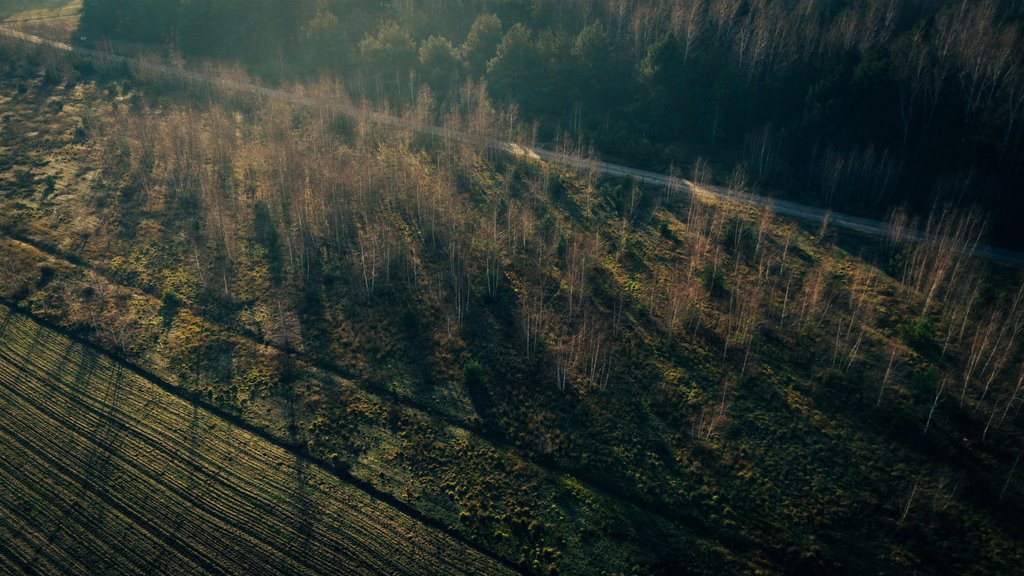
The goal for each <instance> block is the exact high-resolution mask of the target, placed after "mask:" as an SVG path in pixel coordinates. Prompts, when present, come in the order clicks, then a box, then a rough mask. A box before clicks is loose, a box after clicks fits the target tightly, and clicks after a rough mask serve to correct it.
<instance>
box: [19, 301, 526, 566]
mask: <svg viewBox="0 0 1024 576" xmlns="http://www.w3.org/2000/svg"><path fill="white" fill-rule="evenodd" d="M0 462H3V465H2V466H0V573H5V572H13V573H39V574H172V573H173V574H183V573H189V574H192V573H215V574H313V573H317V574H503V573H508V572H509V570H508V569H507V568H506V567H504V566H503V565H501V564H500V563H498V562H496V561H495V560H492V559H491V558H489V557H487V556H486V555H484V554H483V553H481V552H478V551H476V550H474V549H472V548H471V547H469V546H467V545H465V544H463V543H461V542H459V541H457V540H456V539H454V538H452V537H450V536H448V535H446V534H445V533H443V532H442V531H440V530H438V529H435V528H432V527H430V526H426V525H424V524H423V523H421V522H418V521H417V520H416V519H414V518H412V517H410V516H408V515H407V514H405V513H404V512H402V511H401V510H398V509H396V508H395V507H393V506H390V505H389V504H387V503H384V502H381V501H379V500H377V499H375V498H374V497H372V496H371V495H369V494H367V493H366V492H364V491H362V490H360V489H359V488H357V487H355V486H352V485H350V484H348V483H346V482H344V481H343V480H341V479H340V478H338V477H337V476H335V475H333V474H331V473H330V472H328V471H326V470H324V469H322V468H321V467H320V466H318V465H317V464H315V463H313V462H310V461H308V460H305V459H303V458H301V457H299V456H297V455H295V454H293V453H292V452H290V451H288V450H286V449H285V448H283V447H280V446H277V445H274V444H272V443H270V442H268V441H266V440H265V439H263V438H260V437H258V436H256V435H255V434H253V433H251V432H249V431H246V430H244V429H241V428H239V427H237V426H235V425H233V424H232V423H230V422H228V421H226V420H224V419H223V418H220V417H218V416H217V415H214V414H211V413H210V412H208V411H206V410H204V409H203V408H201V407H199V406H196V405H194V404H192V403H190V402H188V401H186V400H183V399H181V398H178V397H176V396H174V395H173V394H170V393H168V392H167V391H165V390H163V389H162V388H160V387H159V386H158V385H156V384H155V383H153V382H150V381H148V380H146V379H145V378H143V377H142V376H140V375H138V374H136V373H135V372H133V371H131V370H130V369H129V368H126V367H125V366H124V365H122V364H120V363H118V362H116V361H114V360H112V359H110V358H108V357H106V356H104V355H102V354H100V353H98V352H96V351H95V350H93V349H90V348H87V347H85V346H83V345H82V344H79V343H77V342H75V341H73V340H71V339H69V338H67V337H65V336H63V335H61V334H59V333H57V332H55V331H53V330H50V329H48V328H46V327H43V326H41V325H39V324H38V323H36V322H34V321H33V320H31V319H29V318H27V317H25V316H22V315H20V314H17V313H14V312H12V311H11V310H10V309H8V308H6V307H4V306H0Z"/></svg>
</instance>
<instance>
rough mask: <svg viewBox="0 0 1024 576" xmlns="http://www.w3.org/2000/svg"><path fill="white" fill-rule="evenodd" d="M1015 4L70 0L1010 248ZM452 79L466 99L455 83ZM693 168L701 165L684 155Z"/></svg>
mask: <svg viewBox="0 0 1024 576" xmlns="http://www.w3.org/2000/svg"><path fill="white" fill-rule="evenodd" d="M1022 18H1024V3H1022V2H1020V1H1019V0H984V1H983V2H974V1H965V0H942V1H921V0H897V1H889V0H858V1H845V2H826V1H819V0H784V1H774V2H773V1H768V0H688V1H685V2H675V1H665V0H640V1H636V0H631V1H627V0H607V1H594V0H587V1H582V0H576V1H571V2H542V1H527V0H498V1H492V2H484V3H481V2H469V1H459V0H448V1H446V2H443V3H440V4H439V3H437V2H422V1H414V0H405V1H396V2H355V1H352V0H300V1H291V0H261V1H258V2H249V1H221V2H206V1H196V0H146V1H139V0H87V1H86V2H85V5H84V13H83V18H82V23H81V29H82V32H83V33H84V34H85V35H86V38H90V37H110V38H114V39H120V40H125V41H129V42H144V43H169V44H170V45H171V46H173V48H174V49H175V50H177V51H179V52H180V53H182V54H184V55H186V56H190V57H227V58H239V59H242V60H244V61H245V62H247V63H248V64H250V65H252V66H253V67H254V69H255V70H258V71H259V73H260V75H261V76H262V77H263V78H264V79H265V80H267V81H270V82H280V81H284V80H289V79H295V78H296V77H317V76H319V75H321V74H323V73H325V72H330V73H332V74H335V75H338V76H339V77H340V78H341V79H342V80H343V83H344V84H345V86H346V87H347V90H348V92H349V94H350V96H351V97H353V98H354V99H359V100H361V99H370V100H372V101H376V102H378V103H380V102H382V101H384V100H386V101H388V102H389V103H390V105H392V106H394V107H397V108H399V109H400V108H402V107H405V106H409V105H410V104H411V103H412V101H413V100H414V99H415V98H416V96H417V95H419V94H420V93H421V90H420V89H421V88H422V87H423V86H429V88H430V89H431V91H432V94H433V97H434V98H436V99H437V101H438V103H439V106H438V109H439V110H445V109H447V108H448V107H450V106H454V105H458V102H459V101H461V97H462V95H464V93H465V87H466V86H467V85H472V84H473V83H480V82H486V86H487V87H488V90H489V93H490V95H491V97H492V99H493V100H494V101H495V102H498V103H500V104H503V105H505V106H510V107H514V108H515V110H516V111H517V112H518V113H519V114H520V115H521V117H522V118H524V119H525V120H526V121H527V122H528V123H532V122H536V125H537V126H538V128H539V135H540V137H541V139H542V140H543V141H548V142H551V141H556V140H558V139H560V138H561V137H562V135H563V134H565V133H569V134H570V135H571V137H572V138H573V139H579V138H583V139H585V140H586V141H588V142H592V143H593V144H594V145H595V146H596V148H597V150H599V151H600V152H601V153H602V154H604V155H606V156H609V157H612V158H620V159H623V160H626V161H630V162H633V163H636V164H638V165H640V166H643V167H649V168H654V169H658V170H665V171H667V170H678V171H680V172H681V173H682V174H685V175H687V176H689V175H690V173H691V172H692V167H693V166H694V165H695V163H696V162H697V161H698V159H699V158H700V157H702V156H703V157H705V158H707V159H709V160H710V161H711V166H713V167H714V168H715V171H714V172H715V175H716V176H717V178H715V179H716V180H717V181H719V182H721V183H728V184H730V185H733V186H739V187H744V188H749V187H757V188H759V189H761V190H762V191H768V192H769V193H773V194H782V195H785V196H789V197H795V198H798V199H800V200H802V201H805V202H810V203H813V204H817V205H821V206H826V207H831V208H834V209H838V210H843V211H849V212H855V213H863V214H870V215H875V216H884V215H885V213H886V211H887V210H888V209H889V208H890V207H892V206H894V205H899V204H907V205H909V206H910V208H911V209H912V210H913V211H915V212H917V213H919V214H921V213H923V212H924V211H926V210H927V209H928V208H929V207H930V206H932V205H933V204H934V203H935V202H936V201H939V202H941V203H946V202H949V203H953V204H957V205H963V206H967V205H976V206H980V207H982V208H983V209H984V210H985V211H986V212H988V213H989V214H990V215H991V218H992V225H993V233H994V236H995V239H996V241H997V242H999V243H1002V244H1004V245H1008V246H1013V247H1020V246H1021V245H1022V242H1024V237H1022V236H1021V235H1020V233H1019V227H1017V226H1015V224H1016V216H1015V215H1016V214H1018V213H1020V211H1021V210H1024V199H1022V198H1021V195H1020V194H1019V193H1018V192H1019V190H1021V189H1024V46H1022V43H1021V38H1020V31H1019V26H1020V23H1021V20H1022ZM470 92H471V90H470ZM701 165H703V164H701Z"/></svg>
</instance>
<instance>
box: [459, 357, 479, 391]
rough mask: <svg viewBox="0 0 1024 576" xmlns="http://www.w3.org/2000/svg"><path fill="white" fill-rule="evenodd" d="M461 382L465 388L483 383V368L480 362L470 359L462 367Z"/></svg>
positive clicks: (476, 386) (475, 386)
mask: <svg viewBox="0 0 1024 576" xmlns="http://www.w3.org/2000/svg"><path fill="white" fill-rule="evenodd" d="M462 382H463V383H464V384H465V385H466V387H467V388H478V387H479V386H481V385H482V384H483V383H484V368H483V366H481V365H480V362H478V361H476V360H470V361H469V362H466V364H465V365H464V366H463V367H462Z"/></svg>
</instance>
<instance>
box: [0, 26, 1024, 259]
mask: <svg viewBox="0 0 1024 576" xmlns="http://www.w3.org/2000/svg"><path fill="white" fill-rule="evenodd" d="M0 36H6V37H8V38H12V39H15V40H19V41H23V42H28V43H31V44H37V45H41V46H48V47H51V48H55V49H57V50H62V51H65V52H71V53H75V54H81V55H84V56H90V57H93V58H98V59H104V60H107V61H109V62H113V63H120V62H138V61H137V60H136V59H134V58H131V57H128V56H122V55H117V54H111V53H109V52H101V51H98V50H93V49H90V48H85V47H82V46H74V45H71V44H68V43H65V42H59V41H56V40H50V39H47V38H42V37H40V36H35V35H32V34H28V33H25V32H21V31H19V30H15V29H13V28H9V27H5V26H3V25H2V23H0ZM147 66H150V69H151V70H152V71H153V72H155V73H156V74H159V75H160V76H163V77H165V78H169V79H178V80H187V81H192V82H201V83H209V84H211V85H213V86H215V87H218V88H221V89H225V90H231V91H235V92H248V93H250V94H253V95H255V96H257V97H260V98H268V99H274V100H280V101H285V102H289V103H292V104H296V105H299V106H308V107H314V106H320V105H322V102H318V101H317V100H316V99H314V98H312V97H309V96H305V95H302V94H296V93H294V92H289V91H286V90H280V89H273V88H267V87H264V86H258V85H255V84H246V83H242V82H237V81H233V80H227V79H223V78H219V77H216V76H214V75H212V74H206V73H202V72H197V71H194V70H186V69H184V68H175V67H171V66H167V65H163V64H156V65H154V64H151V63H148V62H147ZM331 107H332V109H333V111H335V112H337V113H340V114H344V115H347V116H350V117H354V118H360V119H364V120H368V121H371V122H374V123H377V124H381V125H385V126H393V127H396V128H401V129H405V130H410V131H413V132H417V133H421V134H428V135H431V136H435V137H438V138H448V139H453V140H458V141H461V142H465V143H468V144H473V145H475V146H480V147H483V148H490V149H493V150H500V151H503V152H505V153H508V154H511V155H514V156H522V157H527V158H533V159H537V160H543V161H545V162H549V163H552V164H559V165H562V166H568V167H572V168H577V169H583V170H591V171H594V172H597V173H600V174H603V175H606V176H616V177H628V178H633V179H635V180H637V181H638V182H642V183H646V184H652V185H656V186H662V187H670V188H672V189H674V190H677V191H680V192H683V193H687V194H691V195H698V194H701V195H705V196H707V197H710V198H712V199H714V200H719V201H727V202H733V203H736V204H739V205H743V206H749V207H753V208H757V209H762V208H765V207H768V206H770V207H771V208H772V210H773V211H775V213H777V214H782V215H784V216H789V217H792V218H798V219H801V220H806V221H809V222H813V223H817V224H820V223H822V222H825V221H827V222H828V225H829V226H835V227H838V228H844V229H847V230H853V231H856V232H860V233H863V234H868V235H872V236H886V235H888V234H889V226H888V224H886V223H885V222H883V221H881V220H875V219H872V218H863V217H859V216H853V215H850V214H844V213H842V212H832V211H831V210H824V209H821V208H817V207H814V206H808V205H806V204H800V203H798V202H792V201H789V200H780V199H776V198H771V197H768V196H761V195H758V194H750V193H745V192H737V191H734V190H729V189H727V188H724V187H720V186H699V187H698V186H697V185H696V184H694V183H693V182H690V181H689V180H685V179H681V178H670V177H669V176H666V175H665V174H658V173H656V172H650V171H647V170H641V169H638V168H630V167H628V166H622V165H620V164H612V163H609V162H604V161H600V160H588V159H584V158H579V157H576V156H570V155H567V154H562V153H559V152H554V151H551V150H546V149H544V148H539V147H531V146H524V145H521V144H516V143H513V142H508V141H504V140H499V139H495V138H491V137H487V136H480V135H476V134H470V133H467V132H459V131H455V130H450V129H447V128H443V127H441V126H434V125H431V124H422V123H417V122H411V121H409V120H405V119H402V118H399V117H397V116H391V115H388V114H382V113H380V112H371V111H366V110H363V109H360V108H357V107H355V106H352V105H350V104H345V103H341V102H332V103H331ZM906 237H907V238H909V239H911V240H914V241H917V242H934V241H935V239H934V238H932V237H930V236H928V235H926V234H924V233H922V232H920V231H914V232H911V233H909V234H907V235H906ZM973 254H974V255H975V256H978V257H981V258H985V259H988V260H992V261H995V262H1001V263H1004V264H1009V265H1012V266H1018V267H1024V253H1022V252H1017V251H1013V250H1006V249H1003V248H996V247H994V246H988V245H979V246H977V247H976V248H975V249H974V250H973Z"/></svg>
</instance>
